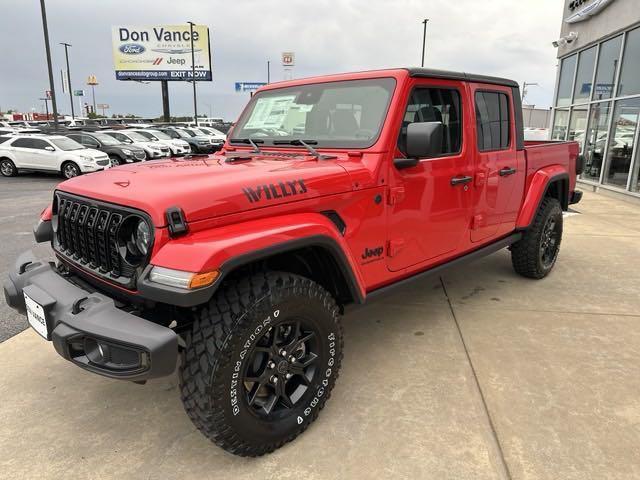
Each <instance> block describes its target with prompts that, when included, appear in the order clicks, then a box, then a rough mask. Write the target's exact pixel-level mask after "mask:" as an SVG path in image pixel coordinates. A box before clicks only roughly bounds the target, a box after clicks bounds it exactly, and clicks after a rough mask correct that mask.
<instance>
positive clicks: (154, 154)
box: [103, 130, 171, 160]
mask: <svg viewBox="0 0 640 480" xmlns="http://www.w3.org/2000/svg"><path fill="white" fill-rule="evenodd" d="M103 133H105V134H106V135H110V136H112V137H113V138H115V139H116V140H118V141H119V142H120V143H124V144H126V145H133V146H134V147H139V148H142V149H143V150H144V151H145V153H146V155H147V160H153V159H156V158H164V157H170V156H171V150H170V149H169V147H167V146H166V145H162V144H160V143H158V142H152V141H151V140H149V139H148V138H147V137H145V136H143V135H140V134H139V133H138V132H134V131H131V130H118V131H114V130H105V131H104V132H103Z"/></svg>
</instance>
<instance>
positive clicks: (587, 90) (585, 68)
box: [573, 47, 596, 103]
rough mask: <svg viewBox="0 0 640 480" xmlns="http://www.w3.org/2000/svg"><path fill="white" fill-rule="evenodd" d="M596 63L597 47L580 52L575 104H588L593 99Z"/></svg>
mask: <svg viewBox="0 0 640 480" xmlns="http://www.w3.org/2000/svg"><path fill="white" fill-rule="evenodd" d="M595 63H596V47H591V48H589V49H587V50H583V51H582V52H580V56H579V58H578V70H577V72H576V87H575V89H574V93H573V101H574V102H578V103H580V102H588V101H589V99H590V98H591V85H592V83H593V69H594V67H595Z"/></svg>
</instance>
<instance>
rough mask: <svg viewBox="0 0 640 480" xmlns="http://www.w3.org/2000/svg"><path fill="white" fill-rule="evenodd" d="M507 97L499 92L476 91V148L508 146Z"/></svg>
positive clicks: (484, 149)
mask: <svg viewBox="0 0 640 480" xmlns="http://www.w3.org/2000/svg"><path fill="white" fill-rule="evenodd" d="M509 125H510V119H509V98H508V97H507V95H506V94H504V93H500V92H476V127H477V132H478V133H477V135H478V150H480V151H481V152H485V151H489V150H506V149H508V148H509V142H510V131H509Z"/></svg>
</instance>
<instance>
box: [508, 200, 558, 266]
mask: <svg viewBox="0 0 640 480" xmlns="http://www.w3.org/2000/svg"><path fill="white" fill-rule="evenodd" d="M561 241H562V207H561V206H560V202H559V201H558V200H556V199H555V198H550V197H546V198H544V199H543V200H542V203H541V205H540V208H539V209H538V211H537V213H536V216H535V218H534V220H533V223H532V224H531V226H530V227H529V229H528V230H527V231H526V232H525V233H524V236H523V237H522V238H521V239H520V240H519V241H517V242H516V243H514V244H513V245H512V246H511V263H512V264H513V268H514V270H515V271H516V272H518V273H519V274H520V275H522V276H524V277H528V278H535V279H540V278H544V277H546V276H547V275H548V274H549V272H551V270H552V269H553V266H554V265H555V263H556V260H557V259H558V253H559V251H560V242H561Z"/></svg>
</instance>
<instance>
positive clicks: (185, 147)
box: [130, 128, 191, 156]
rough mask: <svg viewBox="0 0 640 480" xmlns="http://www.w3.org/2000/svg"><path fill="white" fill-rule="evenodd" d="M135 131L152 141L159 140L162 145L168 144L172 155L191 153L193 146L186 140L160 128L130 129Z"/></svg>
mask: <svg viewBox="0 0 640 480" xmlns="http://www.w3.org/2000/svg"><path fill="white" fill-rule="evenodd" d="M130 131H133V132H137V133H139V134H140V135H142V136H143V137H146V138H148V139H149V140H151V141H152V142H158V143H160V144H161V145H166V146H167V147H169V149H170V150H171V154H172V155H176V156H181V155H186V154H188V153H191V147H190V146H189V144H188V143H187V142H185V141H184V140H178V139H175V140H174V139H173V138H171V137H170V136H169V135H167V134H166V133H164V132H161V131H160V130H154V129H152V128H148V129H146V128H145V129H136V130H130Z"/></svg>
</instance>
